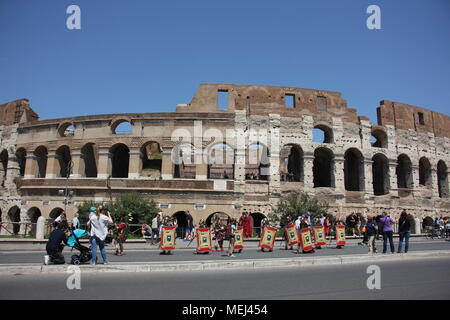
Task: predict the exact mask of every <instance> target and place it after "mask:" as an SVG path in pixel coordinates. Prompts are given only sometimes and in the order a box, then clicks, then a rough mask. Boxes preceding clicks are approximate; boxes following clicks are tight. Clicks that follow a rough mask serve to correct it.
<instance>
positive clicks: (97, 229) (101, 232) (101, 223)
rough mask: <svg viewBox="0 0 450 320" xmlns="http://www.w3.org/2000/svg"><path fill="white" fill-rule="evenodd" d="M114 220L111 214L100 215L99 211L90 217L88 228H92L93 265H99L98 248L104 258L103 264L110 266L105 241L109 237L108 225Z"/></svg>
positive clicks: (90, 239)
mask: <svg viewBox="0 0 450 320" xmlns="http://www.w3.org/2000/svg"><path fill="white" fill-rule="evenodd" d="M112 223H113V220H112V218H111V214H110V213H109V211H107V215H104V214H102V213H100V211H99V210H97V212H96V214H94V215H92V216H90V218H89V221H88V226H89V227H90V230H91V231H90V236H91V237H90V238H89V242H90V243H91V248H92V264H97V247H99V248H100V252H101V255H102V258H103V264H108V257H107V256H106V249H105V239H106V236H107V235H108V225H109V224H112Z"/></svg>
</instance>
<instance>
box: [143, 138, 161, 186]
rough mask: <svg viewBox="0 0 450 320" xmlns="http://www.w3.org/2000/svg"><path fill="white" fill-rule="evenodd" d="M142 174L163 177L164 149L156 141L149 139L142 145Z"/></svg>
mask: <svg viewBox="0 0 450 320" xmlns="http://www.w3.org/2000/svg"><path fill="white" fill-rule="evenodd" d="M141 160H142V161H141V176H143V177H151V178H154V179H159V178H161V170H162V150H161V146H160V144H159V143H158V142H156V141H148V142H146V143H144V144H143V145H142V147H141Z"/></svg>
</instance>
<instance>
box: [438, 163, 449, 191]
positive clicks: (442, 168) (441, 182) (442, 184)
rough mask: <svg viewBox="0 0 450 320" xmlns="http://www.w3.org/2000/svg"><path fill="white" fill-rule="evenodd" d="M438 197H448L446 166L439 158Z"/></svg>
mask: <svg viewBox="0 0 450 320" xmlns="http://www.w3.org/2000/svg"><path fill="white" fill-rule="evenodd" d="M437 176H438V189H439V198H448V194H449V192H448V191H449V190H448V168H447V165H446V164H445V162H444V161H442V160H439V162H438V165H437Z"/></svg>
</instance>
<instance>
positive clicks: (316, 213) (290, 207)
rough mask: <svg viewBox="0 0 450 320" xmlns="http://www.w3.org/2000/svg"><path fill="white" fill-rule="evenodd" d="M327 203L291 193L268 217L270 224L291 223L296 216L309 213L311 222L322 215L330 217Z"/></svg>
mask: <svg viewBox="0 0 450 320" xmlns="http://www.w3.org/2000/svg"><path fill="white" fill-rule="evenodd" d="M328 208H329V206H328V203H327V202H324V201H319V200H318V199H317V198H316V197H313V196H310V195H308V194H307V193H304V192H297V191H296V192H291V193H288V194H287V196H286V197H284V198H282V199H281V200H280V202H279V203H278V206H277V207H276V208H275V210H274V212H273V213H270V214H269V215H268V219H269V221H270V222H271V223H272V224H280V222H281V223H283V222H292V221H293V220H295V219H296V218H297V217H298V216H301V215H305V214H306V213H308V212H309V214H310V216H311V218H312V220H314V218H318V217H320V215H321V214H322V213H324V214H327V215H328V216H330V215H329V214H328V213H327V212H328Z"/></svg>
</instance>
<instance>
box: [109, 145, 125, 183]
mask: <svg viewBox="0 0 450 320" xmlns="http://www.w3.org/2000/svg"><path fill="white" fill-rule="evenodd" d="M109 152H110V154H111V177H112V178H128V169H129V165H130V149H129V148H128V147H127V146H126V145H125V144H123V143H117V144H115V145H113V146H112V147H111V148H110V149H109Z"/></svg>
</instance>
